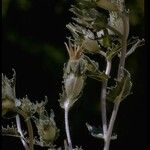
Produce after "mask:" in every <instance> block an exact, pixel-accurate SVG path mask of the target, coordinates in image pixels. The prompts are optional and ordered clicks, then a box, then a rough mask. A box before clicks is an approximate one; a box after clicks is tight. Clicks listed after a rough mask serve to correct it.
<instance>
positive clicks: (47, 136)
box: [33, 110, 59, 145]
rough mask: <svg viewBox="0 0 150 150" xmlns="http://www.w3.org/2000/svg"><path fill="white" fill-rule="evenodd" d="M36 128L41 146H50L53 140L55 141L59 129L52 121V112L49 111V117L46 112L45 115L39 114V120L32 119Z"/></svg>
mask: <svg viewBox="0 0 150 150" xmlns="http://www.w3.org/2000/svg"><path fill="white" fill-rule="evenodd" d="M33 118H34V122H35V124H36V127H37V129H38V134H39V137H40V142H41V143H42V145H51V144H53V142H54V140H56V139H57V137H58V133H59V129H58V128H57V127H56V123H55V121H54V112H53V110H51V115H50V117H49V116H48V114H47V112H46V111H45V114H41V115H40V116H39V118H36V117H33Z"/></svg>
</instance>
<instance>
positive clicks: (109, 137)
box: [103, 14, 129, 150]
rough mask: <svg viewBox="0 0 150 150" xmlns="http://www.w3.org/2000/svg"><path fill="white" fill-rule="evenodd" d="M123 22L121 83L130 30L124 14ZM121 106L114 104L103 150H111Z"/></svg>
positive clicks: (119, 73)
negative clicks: (112, 136)
mask: <svg viewBox="0 0 150 150" xmlns="http://www.w3.org/2000/svg"><path fill="white" fill-rule="evenodd" d="M122 20H123V26H124V34H123V37H122V50H121V57H120V63H119V68H118V75H117V79H118V81H120V80H121V78H122V76H123V68H124V66H125V57H126V50H127V37H128V30H129V20H128V18H127V17H126V15H125V14H123V16H122ZM119 105H120V100H117V101H116V102H115V104H114V108H113V112H112V115H111V119H110V123H109V128H108V131H107V136H106V140H105V144H104V149H103V150H109V145H110V140H111V135H112V130H113V127H114V123H115V120H116V116H117V112H118V109H119Z"/></svg>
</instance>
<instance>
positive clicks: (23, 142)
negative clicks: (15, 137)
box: [16, 115, 29, 150]
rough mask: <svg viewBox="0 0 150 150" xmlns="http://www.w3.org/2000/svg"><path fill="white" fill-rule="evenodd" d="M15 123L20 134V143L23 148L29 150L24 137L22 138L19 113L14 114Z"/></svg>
mask: <svg viewBox="0 0 150 150" xmlns="http://www.w3.org/2000/svg"><path fill="white" fill-rule="evenodd" d="M16 124H17V129H18V132H19V133H20V136H21V137H20V139H21V142H22V144H23V146H24V148H25V150H29V147H28V145H27V143H26V142H25V140H24V139H25V138H24V135H23V132H22V128H21V122H20V117H19V115H17V116H16Z"/></svg>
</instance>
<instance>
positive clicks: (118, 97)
mask: <svg viewBox="0 0 150 150" xmlns="http://www.w3.org/2000/svg"><path fill="white" fill-rule="evenodd" d="M131 88H132V82H131V77H130V73H129V72H128V71H127V70H125V69H124V77H123V78H122V79H121V81H117V82H116V86H115V87H112V88H111V90H110V91H109V92H108V95H107V99H108V100H109V101H111V102H115V101H122V100H124V99H125V98H126V97H127V96H128V95H129V94H130V91H131Z"/></svg>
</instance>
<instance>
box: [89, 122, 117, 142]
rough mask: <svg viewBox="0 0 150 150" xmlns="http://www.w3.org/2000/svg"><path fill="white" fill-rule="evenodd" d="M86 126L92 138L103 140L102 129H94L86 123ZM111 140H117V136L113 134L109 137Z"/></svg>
mask: <svg viewBox="0 0 150 150" xmlns="http://www.w3.org/2000/svg"><path fill="white" fill-rule="evenodd" d="M86 126H87V128H88V130H89V132H90V134H91V135H92V136H93V137H95V138H100V139H103V138H104V135H103V131H102V128H100V127H99V128H96V127H94V126H91V125H89V124H88V123H86ZM111 139H112V140H115V139H117V135H115V134H113V135H112V136H111Z"/></svg>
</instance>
